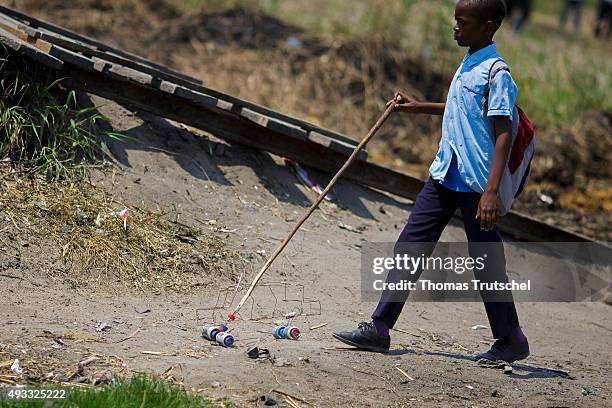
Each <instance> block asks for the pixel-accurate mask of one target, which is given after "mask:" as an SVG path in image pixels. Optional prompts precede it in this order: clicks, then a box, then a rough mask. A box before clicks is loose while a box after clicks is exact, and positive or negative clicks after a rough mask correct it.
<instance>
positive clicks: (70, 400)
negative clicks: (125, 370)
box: [0, 376, 233, 408]
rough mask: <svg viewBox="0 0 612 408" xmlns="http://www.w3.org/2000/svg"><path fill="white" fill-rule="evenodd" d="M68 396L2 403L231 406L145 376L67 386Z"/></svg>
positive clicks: (27, 406)
mask: <svg viewBox="0 0 612 408" xmlns="http://www.w3.org/2000/svg"><path fill="white" fill-rule="evenodd" d="M66 390H67V392H66V397H67V398H66V399H58V400H51V399H48V400H44V401H43V400H41V401H17V402H4V403H2V402H0V407H5V408H39V407H40V408H43V407H44V408H48V407H50V408H76V407H78V408H89V407H92V408H93V407H96V408H97V407H121V408H191V407H193V408H203V407H231V406H233V404H231V403H229V402H226V401H211V400H210V399H207V398H204V397H201V396H199V395H196V394H192V393H188V392H186V391H184V390H183V389H181V388H179V387H177V386H172V385H169V384H167V383H166V382H164V381H161V380H157V379H151V378H148V377H145V376H139V377H134V378H132V379H131V380H129V381H121V382H119V383H118V384H117V385H115V386H110V387H105V388H89V389H71V390H70V389H66Z"/></svg>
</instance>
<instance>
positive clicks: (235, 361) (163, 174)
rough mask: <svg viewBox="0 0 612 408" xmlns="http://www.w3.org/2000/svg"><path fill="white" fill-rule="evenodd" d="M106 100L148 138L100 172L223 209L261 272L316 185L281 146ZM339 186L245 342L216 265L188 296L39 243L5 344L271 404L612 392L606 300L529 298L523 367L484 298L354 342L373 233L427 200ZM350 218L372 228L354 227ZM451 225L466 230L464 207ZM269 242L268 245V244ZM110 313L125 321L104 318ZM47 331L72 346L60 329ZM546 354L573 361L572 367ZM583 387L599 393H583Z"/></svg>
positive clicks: (134, 132) (30, 356) (8, 349)
mask: <svg viewBox="0 0 612 408" xmlns="http://www.w3.org/2000/svg"><path fill="white" fill-rule="evenodd" d="M95 100H96V102H97V103H98V104H99V103H100V100H99V99H95ZM100 110H101V111H102V112H103V113H105V114H107V115H109V116H110V117H111V118H112V125H113V127H114V129H115V130H121V131H124V132H126V133H127V134H129V135H130V136H132V137H133V138H134V139H133V140H131V141H128V142H124V143H122V144H115V145H113V146H112V151H113V153H114V154H115V157H116V158H117V161H118V166H119V167H118V170H117V172H116V174H115V175H114V176H112V177H111V176H110V175H108V174H107V175H106V176H105V175H102V174H98V175H96V177H95V178H94V183H95V184H97V185H98V186H99V187H100V188H104V189H106V190H107V191H109V192H111V193H112V194H113V195H114V196H115V197H116V198H118V199H120V200H122V201H124V202H126V203H128V204H130V203H132V204H133V205H138V206H144V207H147V208H150V209H152V210H159V209H161V210H163V211H166V212H168V214H169V215H168V216H171V217H177V216H178V218H179V220H180V221H181V222H183V223H186V224H190V225H196V226H200V227H201V226H202V225H204V227H203V228H208V229H210V228H211V226H210V225H209V224H208V223H209V220H215V221H216V224H215V226H216V227H217V228H220V227H224V228H226V229H227V230H229V231H233V230H234V229H235V231H234V232H225V233H222V232H214V233H215V234H217V235H218V236H219V237H220V238H221V239H223V241H224V242H226V245H228V247H230V248H233V249H236V250H238V251H241V253H244V254H251V255H253V258H252V263H251V267H249V268H247V271H246V272H247V277H245V280H248V279H247V278H250V277H252V276H253V274H254V273H253V270H255V271H256V270H257V269H258V268H259V267H260V266H261V265H262V264H263V262H264V261H265V256H266V255H267V254H269V253H271V251H273V250H274V248H275V246H276V245H277V243H278V241H279V240H280V239H282V238H283V237H284V236H285V235H286V233H287V231H288V230H289V229H290V227H291V226H292V225H293V222H294V221H295V220H296V219H297V218H299V215H300V214H301V213H302V211H304V208H305V206H306V205H308V204H309V203H310V202H311V200H312V199H313V197H314V196H313V193H312V192H310V191H308V190H306V189H305V188H304V187H303V186H302V185H301V184H300V183H299V182H298V181H297V179H296V178H295V176H294V175H293V174H292V173H291V172H290V171H289V170H288V168H286V167H285V166H284V165H283V164H282V160H281V159H280V158H279V157H273V156H271V155H269V154H266V153H262V152H258V151H255V150H253V149H250V148H245V147H242V146H230V145H226V144H224V143H223V142H220V141H219V140H216V139H214V138H212V137H209V136H205V135H199V134H198V135H196V134H192V133H190V132H189V131H188V130H186V129H184V128H183V127H181V126H178V125H176V124H173V123H170V122H167V121H165V120H163V119H159V118H157V117H154V116H151V115H148V114H144V113H138V112H131V111H129V110H127V109H125V108H123V107H121V106H118V105H116V104H114V103H110V102H109V103H105V104H104V106H103V107H101V108H100ZM210 152H213V154H212V155H211V154H210ZM314 175H315V177H318V178H319V179H320V180H321V181H325V180H326V178H329V175H323V174H320V173H314ZM335 192H336V195H337V196H338V199H339V203H340V207H341V208H337V207H336V208H335V207H333V206H330V205H325V206H324V207H323V210H324V211H317V212H316V213H315V214H314V215H313V217H312V218H311V219H310V220H309V221H308V222H307V223H306V224H305V226H304V228H303V230H301V231H300V232H299V233H298V234H297V235H296V237H295V238H294V241H293V242H292V243H291V244H290V245H289V246H288V248H287V250H286V252H285V255H284V256H283V257H281V258H280V259H279V260H278V262H277V263H276V264H275V265H274V266H273V267H272V268H271V269H270V270H269V272H268V273H267V275H266V277H265V279H264V281H263V282H264V286H262V287H261V288H259V289H257V290H256V292H255V295H254V299H255V300H254V302H253V303H251V302H249V303H247V305H246V306H245V307H244V309H243V311H242V312H243V316H244V317H245V318H250V317H252V318H253V320H247V319H245V318H242V319H238V320H237V321H236V322H234V323H233V324H232V327H233V334H234V335H235V337H236V340H237V342H236V346H235V347H234V348H231V349H227V348H223V347H220V346H217V345H215V344H213V343H210V342H208V341H206V340H204V339H202V338H200V337H199V329H200V327H201V325H203V324H205V323H207V322H210V321H211V320H212V319H213V318H220V317H222V316H223V315H224V314H225V313H226V312H227V310H226V309H225V308H224V307H220V308H219V309H218V310H211V308H212V307H214V306H215V305H217V306H222V305H221V303H223V302H217V299H218V298H219V294H221V298H223V293H224V292H222V289H223V288H225V287H227V286H228V285H230V284H231V282H230V281H228V280H224V279H223V278H213V277H211V279H210V284H208V285H200V286H196V287H194V288H193V290H191V291H189V292H188V293H180V294H179V293H174V292H168V293H160V294H157V295H153V294H150V293H142V292H134V291H130V290H128V289H125V288H124V287H123V285H122V284H121V283H120V282H113V281H107V282H102V283H101V284H94V285H92V286H91V287H90V288H78V287H77V288H75V287H74V286H71V285H69V284H68V283H66V282H63V281H61V280H51V279H50V278H49V276H48V275H47V273H46V272H47V268H48V261H49V259H54V258H55V257H56V256H57V251H58V249H57V248H53V247H52V245H45V243H44V242H42V243H37V242H32V243H31V244H30V245H29V246H27V247H24V248H23V250H22V261H21V263H20V264H18V265H10V264H7V263H5V262H3V265H4V269H5V271H3V272H6V273H10V274H11V275H13V276H17V277H20V278H22V279H11V278H6V277H0V282H2V284H1V285H0V298H1V299H2V305H1V307H0V322H1V324H2V326H1V327H2V330H1V331H0V352H2V353H3V356H4V357H10V359H12V358H21V359H22V360H24V361H29V360H31V361H34V360H37V359H38V360H39V361H40V360H41V359H43V360H44V359H45V358H47V359H54V361H55V360H57V361H62V362H64V363H66V362H71V364H74V363H76V362H77V361H79V360H80V359H82V358H84V357H86V356H88V355H90V354H91V353H98V354H99V356H100V357H101V358H105V359H107V361H111V360H112V361H113V362H114V366H113V367H112V371H113V372H114V373H115V374H119V375H125V374H132V373H138V372H146V373H152V374H158V375H162V376H164V374H163V373H164V372H166V371H167V370H168V369H170V368H172V370H171V371H170V373H169V374H170V375H172V376H174V378H175V379H176V380H177V381H182V382H183V383H184V384H185V385H186V386H188V387H192V388H193V389H196V390H198V391H199V392H202V393H204V394H206V395H210V396H214V397H227V398H229V399H231V400H232V401H234V402H235V403H236V405H237V406H241V407H242V406H260V405H262V403H261V402H259V397H260V396H261V395H264V394H270V395H273V396H274V397H275V398H276V399H277V400H278V401H279V403H281V405H284V406H288V405H287V404H286V403H285V402H284V398H283V397H282V395H281V394H279V393H278V392H272V390H273V389H275V390H280V391H284V392H287V393H290V394H292V395H294V396H297V397H299V398H302V399H304V400H306V401H308V402H309V403H311V404H315V405H316V406H322V407H324V406H338V407H340V406H359V407H361V406H541V407H549V406H612V400H611V398H612V395H611V393H610V384H611V379H612V374H611V363H610V361H611V357H612V340H611V339H612V337H611V336H610V333H611V332H612V317H611V316H612V315H611V314H610V310H611V309H610V306H607V305H605V304H603V303H519V304H518V305H517V308H518V311H519V315H520V319H521V324H522V325H523V327H524V330H525V332H526V334H527V336H528V337H529V340H530V344H531V350H532V355H531V357H529V359H528V360H526V361H525V362H524V364H518V365H516V366H515V367H514V371H513V373H512V374H510V375H508V374H504V373H503V372H502V370H499V369H491V368H482V367H479V366H478V364H477V363H476V362H474V361H473V359H472V356H473V354H474V353H476V352H478V351H481V350H485V349H487V348H488V345H489V344H490V342H491V340H492V339H491V337H490V332H489V331H488V330H472V329H471V327H472V326H474V325H478V324H482V325H487V319H486V315H485V313H484V308H483V307H482V305H481V304H480V303H416V302H413V303H410V304H408V305H407V306H406V307H405V309H404V313H403V315H402V317H401V318H400V320H399V322H398V324H397V326H396V327H397V328H400V329H402V330H403V331H405V332H407V333H405V332H397V331H394V332H392V350H391V351H390V352H389V353H387V354H384V355H381V354H375V353H368V352H361V351H355V350H351V349H349V348H344V347H342V345H341V344H339V343H338V342H336V341H335V340H333V338H332V337H331V332H332V331H334V330H339V329H348V328H351V327H354V326H355V324H356V323H358V322H360V321H364V320H368V319H369V314H370V313H371V311H372V309H373V307H374V303H371V302H363V301H361V297H360V272H359V270H360V249H359V247H360V245H361V242H362V240H367V241H393V240H395V238H396V237H397V235H398V233H399V230H400V228H401V227H403V224H404V222H405V220H406V219H407V215H408V213H409V211H410V208H411V206H410V203H409V202H406V201H405V200H399V199H397V198H394V197H390V196H387V195H383V194H380V193H377V192H375V191H372V190H370V189H366V188H363V187H361V186H358V185H356V184H353V183H350V182H346V181H341V182H340V183H339V185H338V187H337V188H336V191H335ZM381 207H383V208H384V213H383V212H381V210H380V208H381ZM339 221H342V222H343V223H345V224H348V225H351V226H354V227H362V229H364V230H363V232H362V233H361V234H358V233H355V232H351V231H347V230H344V229H340V228H339V227H338V222H339ZM202 223H203V224H202ZM443 239H444V240H447V241H454V240H464V239H465V238H464V233H463V231H462V229H461V227H460V224H459V222H458V220H453V222H452V224H451V225H450V226H449V227H448V228H447V229H446V231H445V233H444V236H443ZM262 250H263V251H266V253H265V254H264V255H260V254H258V253H257V251H262ZM5 256H6V254H5V253H4V252H0V257H5ZM92 276H93V274H92ZM281 281H287V282H290V284H289V286H288V288H287V294H286V295H285V288H284V287H283V286H282V285H278V284H275V282H281ZM301 285H303V286H301ZM243 286H244V285H243ZM285 296H286V299H287V300H285ZM302 297H303V298H304V299H305V300H306V301H305V302H304V301H302V300H301V299H302ZM275 299H276V301H275ZM236 302H237V299H236V300H235V303H236ZM146 309H150V311H149V312H146V313H142V312H143V311H144V310H146ZM291 311H298V312H301V313H298V315H297V316H296V317H294V318H293V319H292V324H295V325H297V326H299V327H301V328H302V338H301V339H300V340H299V341H289V340H275V339H273V337H272V336H271V335H270V330H271V328H272V327H273V326H274V322H275V321H278V320H283V318H282V315H283V314H284V313H287V312H291ZM272 313H274V317H273V318H272V317H271V316H270V315H271V314H272ZM100 321H106V322H109V323H110V325H111V326H112V327H111V328H110V329H108V330H105V331H103V332H97V331H96V330H95V327H96V325H97V324H98V322H100ZM323 323H327V325H326V326H324V327H321V328H319V329H314V330H309V327H312V326H315V325H320V324H323ZM137 329H139V330H138V331H137V332H136V335H134V337H132V338H130V339H128V340H125V341H122V342H119V341H120V340H122V339H124V338H125V337H127V336H129V335H130V334H132V333H134V332H135V331H136V330H137ZM45 330H47V331H51V332H52V333H54V334H55V335H57V336H59V337H61V338H63V341H64V343H65V345H61V346H59V345H57V344H54V342H53V340H52V339H51V338H49V336H47V337H44V336H43V334H44V331H45ZM68 333H70V334H68ZM408 333H410V334H408ZM253 345H257V346H259V347H260V348H267V349H269V351H270V354H271V357H272V358H270V359H268V358H261V359H259V360H252V359H249V358H248V357H247V355H246V353H245V351H246V350H247V348H248V347H250V346H253ZM142 351H154V352H161V353H162V354H163V355H151V354H143V353H142ZM536 366H546V367H553V368H561V369H563V370H567V371H569V373H570V374H571V376H572V378H563V377H562V376H559V375H557V374H555V373H553V372H549V371H543V370H538V369H536V368H534V367H536ZM396 367H399V368H401V369H402V370H404V371H405V372H406V373H408V375H409V376H411V377H412V379H413V380H407V378H406V377H404V376H403V375H402V373H400V371H399V370H397V369H396ZM165 376H167V374H166V375H165ZM583 387H588V390H592V391H593V393H594V394H589V395H583ZM301 406H306V404H305V403H301Z"/></svg>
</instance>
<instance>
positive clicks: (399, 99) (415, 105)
mask: <svg viewBox="0 0 612 408" xmlns="http://www.w3.org/2000/svg"><path fill="white" fill-rule="evenodd" d="M391 104H395V108H394V110H396V111H404V112H409V113H419V107H420V106H419V104H420V102H418V101H417V100H415V99H413V98H411V97H410V96H408V95H406V94H405V93H403V92H402V91H396V92H395V94H394V95H393V98H391V99H390V100H389V101H387V103H386V105H385V106H387V107H389V106H390V105H391Z"/></svg>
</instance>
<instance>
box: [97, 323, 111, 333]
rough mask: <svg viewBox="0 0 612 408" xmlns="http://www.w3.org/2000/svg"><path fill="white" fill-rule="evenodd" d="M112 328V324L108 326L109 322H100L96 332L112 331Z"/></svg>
mask: <svg viewBox="0 0 612 408" xmlns="http://www.w3.org/2000/svg"><path fill="white" fill-rule="evenodd" d="M111 327H112V326H111V325H110V324H108V323H107V322H99V323H98V325H97V326H96V331H97V332H103V331H105V330H108V329H110V328H111Z"/></svg>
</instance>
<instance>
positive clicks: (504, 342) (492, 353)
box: [476, 338, 529, 363]
mask: <svg viewBox="0 0 612 408" xmlns="http://www.w3.org/2000/svg"><path fill="white" fill-rule="evenodd" d="M528 356H529V343H528V342H527V340H526V339H525V341H523V342H521V343H518V342H511V341H510V340H509V339H508V338H502V339H498V340H496V341H495V343H493V346H491V349H489V351H485V352H484V353H480V354H478V355H477V356H476V360H480V359H485V360H489V361H500V360H501V361H505V362H506V363H513V362H515V361H518V360H523V359H525V358H527V357H528Z"/></svg>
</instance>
